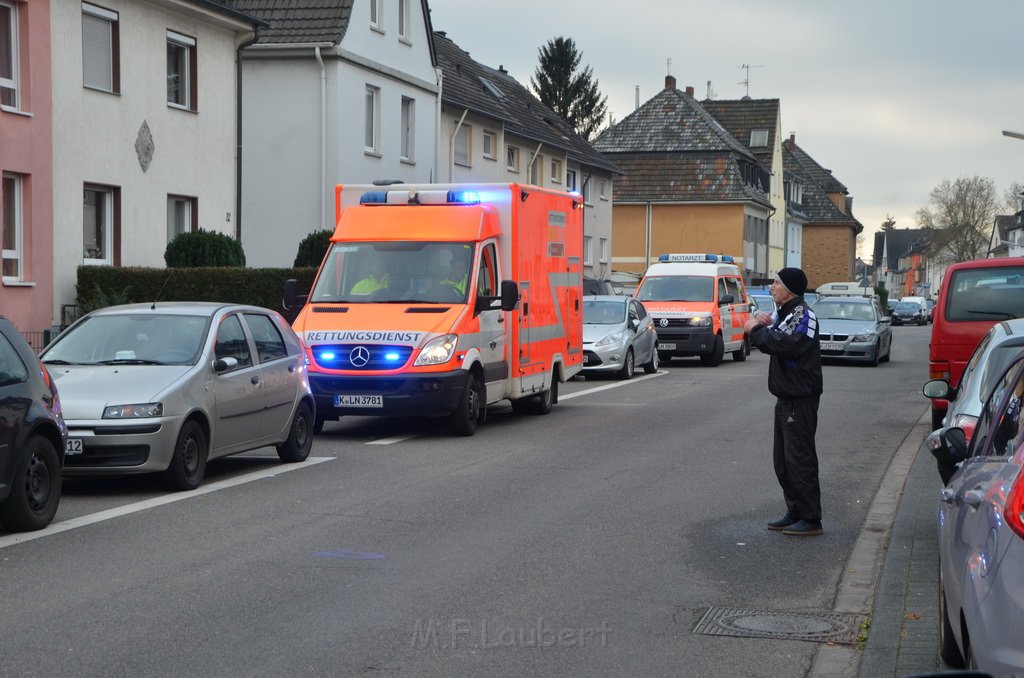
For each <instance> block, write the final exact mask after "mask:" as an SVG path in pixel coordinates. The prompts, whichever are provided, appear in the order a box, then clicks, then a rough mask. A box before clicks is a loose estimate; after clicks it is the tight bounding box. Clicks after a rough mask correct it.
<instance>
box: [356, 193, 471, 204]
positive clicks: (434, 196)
mask: <svg viewBox="0 0 1024 678" xmlns="http://www.w3.org/2000/svg"><path fill="white" fill-rule="evenodd" d="M359 204H360V205H479V204H480V194H479V193H478V192H476V191H444V190H437V191H408V190H405V191H367V192H366V193H363V194H362V195H361V196H360V197H359Z"/></svg>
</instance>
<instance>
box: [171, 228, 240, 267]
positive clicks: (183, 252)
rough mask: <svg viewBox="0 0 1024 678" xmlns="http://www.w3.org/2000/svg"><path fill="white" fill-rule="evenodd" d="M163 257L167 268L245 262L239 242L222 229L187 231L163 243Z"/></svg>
mask: <svg viewBox="0 0 1024 678" xmlns="http://www.w3.org/2000/svg"><path fill="white" fill-rule="evenodd" d="M164 261H165V262H167V266H168V267H169V268H197V267H204V266H245V251H244V250H243V249H242V243H240V242H238V241H237V240H235V239H234V238H232V237H231V236H229V235H226V234H224V233H217V232H215V231H204V230H201V229H200V230H198V231H190V232H188V233H181V234H179V235H177V236H175V237H174V239H173V240H171V242H169V243H167V249H166V250H165V251H164Z"/></svg>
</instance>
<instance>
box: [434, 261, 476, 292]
mask: <svg viewBox="0 0 1024 678" xmlns="http://www.w3.org/2000/svg"><path fill="white" fill-rule="evenodd" d="M468 275H469V267H468V266H467V265H466V260H465V259H464V258H463V257H460V256H456V257H452V264H451V272H450V273H449V274H448V278H447V279H446V280H442V281H441V282H440V285H441V287H450V288H451V289H453V290H455V292H456V294H458V295H459V296H460V297H463V296H465V294H466V280H467V277H468Z"/></svg>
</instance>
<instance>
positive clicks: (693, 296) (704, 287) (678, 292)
mask: <svg viewBox="0 0 1024 678" xmlns="http://www.w3.org/2000/svg"><path fill="white" fill-rule="evenodd" d="M714 283H715V280H714V278H711V277H708V276H696V275H663V276H657V277H654V278H648V279H646V280H645V281H644V282H643V284H642V285H641V286H640V289H638V290H637V297H636V298H637V299H639V300H640V301H711V300H712V299H713V298H714V294H715V285H714Z"/></svg>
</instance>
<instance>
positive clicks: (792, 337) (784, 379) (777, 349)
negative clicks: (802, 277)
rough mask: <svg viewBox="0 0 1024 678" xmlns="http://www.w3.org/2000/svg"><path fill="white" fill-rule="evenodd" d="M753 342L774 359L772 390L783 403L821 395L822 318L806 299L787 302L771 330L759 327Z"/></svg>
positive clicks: (763, 326)
mask: <svg viewBox="0 0 1024 678" xmlns="http://www.w3.org/2000/svg"><path fill="white" fill-rule="evenodd" d="M750 341H751V343H753V344H754V346H756V347H757V348H759V349H761V352H762V353H767V354H769V355H770V356H771V362H770V363H769V365H768V390H769V391H771V392H772V395H774V396H775V397H776V398H778V399H779V400H798V399H803V398H816V397H818V396H820V395H821V391H822V385H821V350H820V348H819V339H818V318H817V316H815V315H814V311H812V310H811V309H810V307H809V306H808V305H807V302H805V301H804V298H803V297H797V298H796V299H791V300H789V301H787V302H786V303H785V304H783V305H782V307H781V308H780V309H779V310H778V319H777V320H776V321H775V323H774V324H773V325H772V326H771V327H767V326H765V325H759V326H757V327H755V328H754V330H753V331H752V332H751V333H750Z"/></svg>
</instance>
